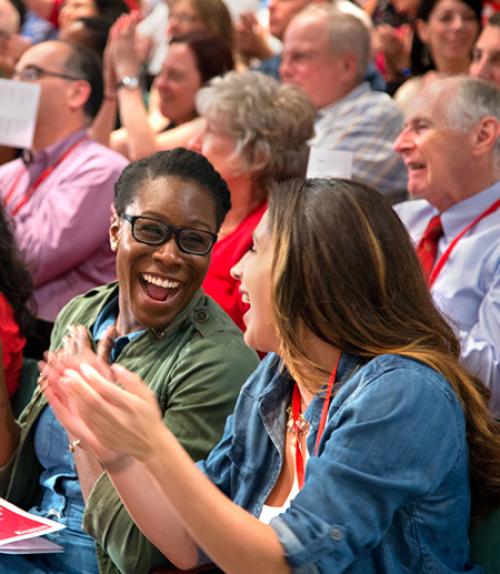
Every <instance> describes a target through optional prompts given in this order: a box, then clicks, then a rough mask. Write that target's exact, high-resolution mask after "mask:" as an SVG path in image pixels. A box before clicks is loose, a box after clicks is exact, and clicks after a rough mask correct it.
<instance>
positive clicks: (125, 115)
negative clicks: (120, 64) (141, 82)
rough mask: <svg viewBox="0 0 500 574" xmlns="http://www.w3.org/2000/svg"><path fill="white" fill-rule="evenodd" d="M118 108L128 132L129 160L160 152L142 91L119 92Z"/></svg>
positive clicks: (122, 90)
mask: <svg viewBox="0 0 500 574" xmlns="http://www.w3.org/2000/svg"><path fill="white" fill-rule="evenodd" d="M118 106H119V110H120V119H121V122H122V126H123V127H124V128H125V129H126V130H127V144H128V158H129V159H130V160H131V161H135V160H138V159H141V158H143V157H146V156H148V155H151V154H153V153H155V152H156V151H158V146H157V142H156V133H155V132H154V131H153V129H152V128H151V126H150V124H149V121H148V114H147V110H146V107H145V105H144V102H143V100H142V93H141V90H140V89H128V88H122V89H120V90H118Z"/></svg>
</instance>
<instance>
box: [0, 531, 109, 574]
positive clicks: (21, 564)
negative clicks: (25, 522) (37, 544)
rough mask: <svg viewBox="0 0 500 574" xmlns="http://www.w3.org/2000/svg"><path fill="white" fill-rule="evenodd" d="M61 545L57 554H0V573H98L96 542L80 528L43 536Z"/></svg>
mask: <svg viewBox="0 0 500 574" xmlns="http://www.w3.org/2000/svg"><path fill="white" fill-rule="evenodd" d="M46 538H47V539H48V540H50V541H51V542H55V543H56V544H59V545H61V546H63V547H64V552H62V553H60V554H29V555H28V554H27V555H24V556H14V555H10V554H0V574H25V573H26V574H97V573H98V566H97V559H96V554H95V544H94V542H93V541H92V540H89V537H88V536H86V535H85V534H84V533H83V532H82V533H81V534H79V533H76V532H74V531H70V530H61V531H58V532H54V533H53V534H49V535H47V537H46Z"/></svg>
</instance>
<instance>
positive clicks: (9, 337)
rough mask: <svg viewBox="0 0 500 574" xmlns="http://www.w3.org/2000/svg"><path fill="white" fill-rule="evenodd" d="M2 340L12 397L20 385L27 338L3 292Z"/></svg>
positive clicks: (0, 296) (0, 309) (0, 299)
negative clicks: (22, 332)
mask: <svg viewBox="0 0 500 574" xmlns="http://www.w3.org/2000/svg"><path fill="white" fill-rule="evenodd" d="M0 340H1V341H2V351H3V370H4V373H5V382H6V384H7V391H8V392H9V396H10V397H12V395H13V394H14V392H15V391H16V389H17V387H18V386H19V378H20V376H21V367H22V365H23V348H24V345H25V343H26V339H25V338H24V337H23V336H22V335H21V333H20V331H19V327H18V325H17V323H16V321H15V319H14V311H13V309H12V307H11V306H10V303H9V302H8V301H7V299H6V298H5V296H4V295H3V294H2V293H0Z"/></svg>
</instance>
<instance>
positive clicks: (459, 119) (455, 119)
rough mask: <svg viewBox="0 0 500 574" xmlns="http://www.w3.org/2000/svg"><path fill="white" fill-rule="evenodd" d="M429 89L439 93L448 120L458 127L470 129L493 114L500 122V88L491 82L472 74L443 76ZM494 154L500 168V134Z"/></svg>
mask: <svg viewBox="0 0 500 574" xmlns="http://www.w3.org/2000/svg"><path fill="white" fill-rule="evenodd" d="M429 92H430V93H431V94H432V95H435V96H436V97H438V100H437V101H439V102H441V111H442V113H443V114H444V117H445V119H446V123H447V124H448V126H449V127H450V128H451V129H453V130H455V131H458V132H460V133H466V132H468V131H469V130H471V129H472V127H473V126H474V125H475V124H476V123H477V122H478V121H479V120H481V118H484V117H485V116H493V117H494V118H496V119H497V120H498V121H499V122H500V90H499V89H498V88H497V87H496V86H495V85H494V84H492V83H491V82H486V81H484V80H481V79H479V78H473V77H471V76H455V77H453V78H442V79H438V80H435V81H434V82H432V84H430V85H429ZM446 92H448V94H447V93H446ZM446 96H449V97H446ZM494 156H495V160H494V161H495V166H496V168H497V169H498V167H500V138H497V141H496V144H495V148H494Z"/></svg>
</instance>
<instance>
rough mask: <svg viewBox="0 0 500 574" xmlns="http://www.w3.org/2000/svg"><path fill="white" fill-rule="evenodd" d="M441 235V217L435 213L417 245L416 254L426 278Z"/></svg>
mask: <svg viewBox="0 0 500 574" xmlns="http://www.w3.org/2000/svg"><path fill="white" fill-rule="evenodd" d="M442 235H443V227H442V225H441V218H440V216H439V215H435V216H434V217H432V218H431V220H430V221H429V223H428V225H427V227H426V229H425V231H424V234H423V235H422V239H421V240H420V242H419V244H418V245H417V255H418V258H419V259H420V265H421V266H422V270H423V272H424V275H425V276H426V277H427V278H428V277H429V275H430V274H431V271H432V268H433V267H434V262H435V261H436V255H437V247H438V242H439V240H440V239H441V237H442Z"/></svg>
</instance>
